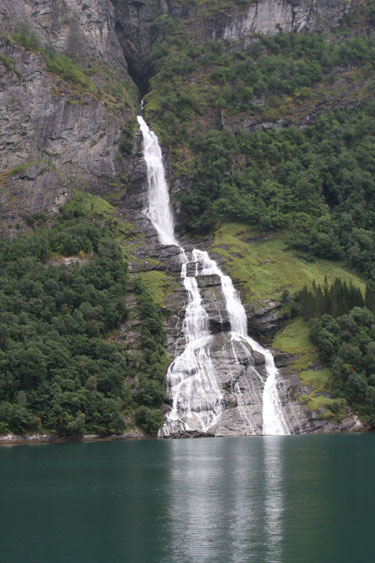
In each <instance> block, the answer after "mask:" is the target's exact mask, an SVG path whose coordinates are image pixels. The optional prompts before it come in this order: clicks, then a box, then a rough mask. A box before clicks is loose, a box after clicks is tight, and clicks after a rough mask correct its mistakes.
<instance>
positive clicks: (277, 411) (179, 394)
mask: <svg viewBox="0 0 375 563" xmlns="http://www.w3.org/2000/svg"><path fill="white" fill-rule="evenodd" d="M137 119H138V123H139V125H140V128H141V131H142V135H143V150H144V158H145V161H146V166H147V179H148V195H149V205H148V208H147V209H146V210H145V213H146V215H147V217H148V218H149V219H150V221H151V222H152V224H153V225H154V227H155V229H156V231H157V233H158V236H159V240H160V242H161V244H163V245H176V246H179V244H178V242H177V240H176V238H175V234H174V225H173V216H172V212H171V209H170V205H169V193H168V186H167V182H166V179H165V174H164V166H163V160H162V153H161V149H160V146H159V143H158V139H157V136H156V135H155V133H153V132H152V131H151V130H150V129H149V128H148V126H147V124H146V123H145V121H144V119H143V118H142V117H141V116H138V117H137ZM179 248H180V253H181V262H182V269H181V277H182V281H183V285H184V287H185V289H186V292H187V296H188V303H187V307H186V313H185V319H184V324H183V333H184V340H185V348H184V351H183V353H182V354H180V355H179V356H177V357H176V358H175V360H174V361H173V362H172V363H171V365H170V367H169V369H168V373H167V387H168V389H169V391H170V394H171V397H172V409H171V411H170V412H169V413H168V414H167V416H166V421H165V423H164V425H163V427H162V429H161V430H160V432H159V434H160V435H162V436H170V435H172V434H176V433H179V432H183V431H190V430H197V431H199V432H203V433H205V432H207V431H209V430H210V428H212V427H213V426H214V425H215V424H217V423H218V421H219V419H220V415H221V413H222V412H223V411H224V409H225V404H224V400H223V392H222V390H221V388H220V386H219V385H218V377H217V373H216V372H215V367H214V364H213V362H212V359H211V356H210V346H211V344H212V336H211V335H210V332H209V329H208V314H207V311H206V310H205V308H204V307H203V305H202V297H201V294H200V290H199V286H198V281H197V277H198V276H218V277H219V278H220V282H221V290H222V293H223V296H224V300H225V306H226V310H227V313H228V317H229V321H230V327H231V333H230V339H231V353H232V357H233V358H234V359H235V363H236V365H237V366H239V365H240V360H239V357H238V350H241V352H242V354H245V356H246V357H247V358H248V360H249V362H250V360H251V356H252V350H255V351H257V352H259V353H260V354H262V355H263V356H264V358H265V367H266V375H267V377H266V378H263V377H262V376H261V375H260V374H259V373H258V372H257V370H256V369H255V368H253V372H254V373H255V376H256V377H257V378H258V380H259V383H260V384H261V386H262V387H263V394H262V397H261V398H260V397H258V398H257V400H258V402H259V404H260V402H261V403H262V405H260V406H261V407H262V418H263V428H262V433H263V434H288V433H289V430H288V426H287V423H286V421H285V417H284V415H283V409H282V405H281V402H280V399H279V395H278V391H277V374H278V372H277V369H276V366H275V363H274V360H273V357H272V354H271V352H270V351H269V350H267V349H265V348H263V347H262V346H261V345H260V344H258V343H257V342H256V341H255V340H253V339H252V338H250V337H249V336H248V334H247V319H246V313H245V309H244V307H243V305H242V303H241V301H240V298H239V295H238V293H237V292H236V290H235V288H234V286H233V283H232V280H231V279H230V277H229V276H226V275H224V274H223V272H222V271H221V270H220V268H219V267H218V265H217V263H216V262H215V260H213V259H211V258H210V256H209V255H208V253H207V252H205V251H201V250H198V249H194V250H193V251H192V253H191V255H192V258H191V261H189V259H188V257H187V255H186V252H185V250H184V249H183V248H182V247H180V246H179ZM189 265H190V266H195V267H194V274H193V275H192V273H191V271H189V272H188V266H189ZM190 270H191V268H190ZM189 274H190V275H189ZM223 354H225V350H223ZM233 393H234V394H235V395H236V398H237V405H238V409H239V412H240V415H241V417H242V419H243V421H244V424H245V427H246V429H247V430H246V433H247V434H253V433H255V430H254V425H253V422H252V420H251V414H250V412H248V409H247V407H246V404H245V401H244V399H243V393H242V390H241V388H240V385H239V384H238V381H236V382H235V383H234V386H233Z"/></svg>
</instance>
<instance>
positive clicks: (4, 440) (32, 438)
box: [0, 431, 146, 447]
mask: <svg viewBox="0 0 375 563" xmlns="http://www.w3.org/2000/svg"><path fill="white" fill-rule="evenodd" d="M145 439H146V436H145V435H144V434H143V433H142V432H139V431H133V432H124V433H123V434H112V435H111V436H99V435H97V434H86V435H84V436H80V437H77V438H76V437H74V436H57V435H56V434H30V435H25V436H19V435H17V434H5V435H2V436H0V447H1V446H18V445H19V446H22V445H38V444H71V443H78V444H79V443H85V442H114V441H122V440H145Z"/></svg>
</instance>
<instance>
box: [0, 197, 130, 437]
mask: <svg viewBox="0 0 375 563" xmlns="http://www.w3.org/2000/svg"><path fill="white" fill-rule="evenodd" d="M78 199H79V198H78ZM76 205H77V204H76V203H74V202H71V203H70V204H69V205H68V206H67V207H66V208H65V209H63V210H62V213H61V215H60V217H59V218H58V221H57V222H56V224H55V225H54V227H53V228H51V229H46V228H44V229H40V230H39V231H37V232H35V233H34V234H33V235H31V236H29V237H28V238H25V239H20V240H14V241H2V242H0V424H1V428H2V431H4V432H8V431H12V432H16V433H21V434H22V433H25V432H33V431H35V430H40V429H42V430H44V431H45V430H46V431H49V432H57V433H58V434H59V435H74V436H79V435H82V434H83V433H85V432H90V433H98V434H112V433H119V432H121V431H122V430H123V428H124V419H123V415H122V411H123V410H124V409H126V408H128V407H129V406H131V403H132V398H131V396H129V390H128V389H127V387H126V386H125V385H124V382H125V379H126V377H128V376H132V375H133V372H132V368H131V366H130V364H129V361H128V359H127V356H126V354H125V351H124V349H123V347H122V346H120V345H119V344H117V343H114V342H109V341H107V340H106V338H107V337H108V334H109V333H110V332H111V331H113V330H114V329H115V328H116V327H117V326H118V325H119V323H120V322H121V321H122V320H123V319H125V318H126V310H125V306H124V293H125V291H126V286H127V274H126V264H125V263H124V261H123V258H122V253H121V249H120V248H119V247H118V245H117V244H116V242H115V240H114V238H113V235H112V233H111V232H110V231H109V230H108V229H106V228H104V227H101V226H100V225H99V224H98V223H94V222H92V221H91V220H89V219H87V218H86V217H85V216H84V215H85V214H84V212H83V210H82V208H80V213H76V211H77V207H76ZM78 208H79V206H78ZM56 254H57V255H59V256H70V255H76V257H77V259H78V260H79V259H80V257H82V256H83V257H86V258H85V260H83V261H81V262H80V263H79V262H78V263H76V264H75V265H73V264H72V265H66V266H65V265H61V266H53V265H49V264H48V262H47V263H46V261H48V259H49V258H50V257H51V256H55V255H56ZM87 257H89V259H87Z"/></svg>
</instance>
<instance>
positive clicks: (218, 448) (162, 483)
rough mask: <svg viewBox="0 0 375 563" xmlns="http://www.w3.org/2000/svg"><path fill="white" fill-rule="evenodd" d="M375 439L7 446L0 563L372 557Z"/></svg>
mask: <svg viewBox="0 0 375 563" xmlns="http://www.w3.org/2000/svg"><path fill="white" fill-rule="evenodd" d="M374 512H375V435H372V434H366V435H359V436H355V435H353V436H350V435H347V436H300V437H298V436H296V437H282V438H278V437H263V438H227V439H225V438H215V439H200V440H170V441H141V442H104V443H103V442H102V443H94V444H61V445H44V446H17V447H2V448H0V533H1V543H0V560H1V563H3V562H4V563H32V562H37V563H120V562H121V563H128V562H138V561H139V562H159V561H160V562H166V563H167V562H168V563H169V562H170V563H172V562H173V563H185V562H186V563H188V562H189V563H190V562H207V561H210V562H211V561H212V562H215V563H216V562H218V563H224V562H225V563H226V562H242V561H246V562H247V561H249V562H272V563H273V562H286V563H289V562H298V563H304V562H314V563H321V562H327V563H336V562H337V563H343V562H348V563H349V562H350V563H358V562H367V561H369V562H371V561H374V560H375V525H374V524H375V518H374Z"/></svg>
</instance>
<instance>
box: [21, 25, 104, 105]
mask: <svg viewBox="0 0 375 563" xmlns="http://www.w3.org/2000/svg"><path fill="white" fill-rule="evenodd" d="M13 39H14V41H16V42H17V43H19V44H20V45H22V46H23V47H24V48H25V49H27V50H28V51H38V52H40V53H41V55H42V56H43V57H44V59H45V61H46V63H47V68H48V70H49V71H50V72H53V73H54V74H57V75H58V76H60V77H61V78H62V79H63V80H66V81H67V82H70V83H71V84H73V85H75V86H76V87H78V88H80V89H81V90H83V91H85V92H89V93H91V94H94V95H95V94H97V93H98V89H97V87H96V86H95V84H94V83H93V82H92V80H91V79H90V78H89V75H90V70H89V69H85V68H83V67H81V66H80V65H78V64H77V63H76V62H75V61H74V60H73V59H71V58H70V57H67V56H66V55H60V54H58V53H57V52H56V50H55V49H54V47H52V46H51V45H45V46H44V47H43V46H42V44H41V42H40V39H39V37H38V35H37V34H36V32H35V31H34V30H33V29H32V28H31V27H30V26H29V25H28V24H27V23H26V22H22V23H20V24H19V26H18V29H17V31H16V33H14V35H13Z"/></svg>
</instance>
